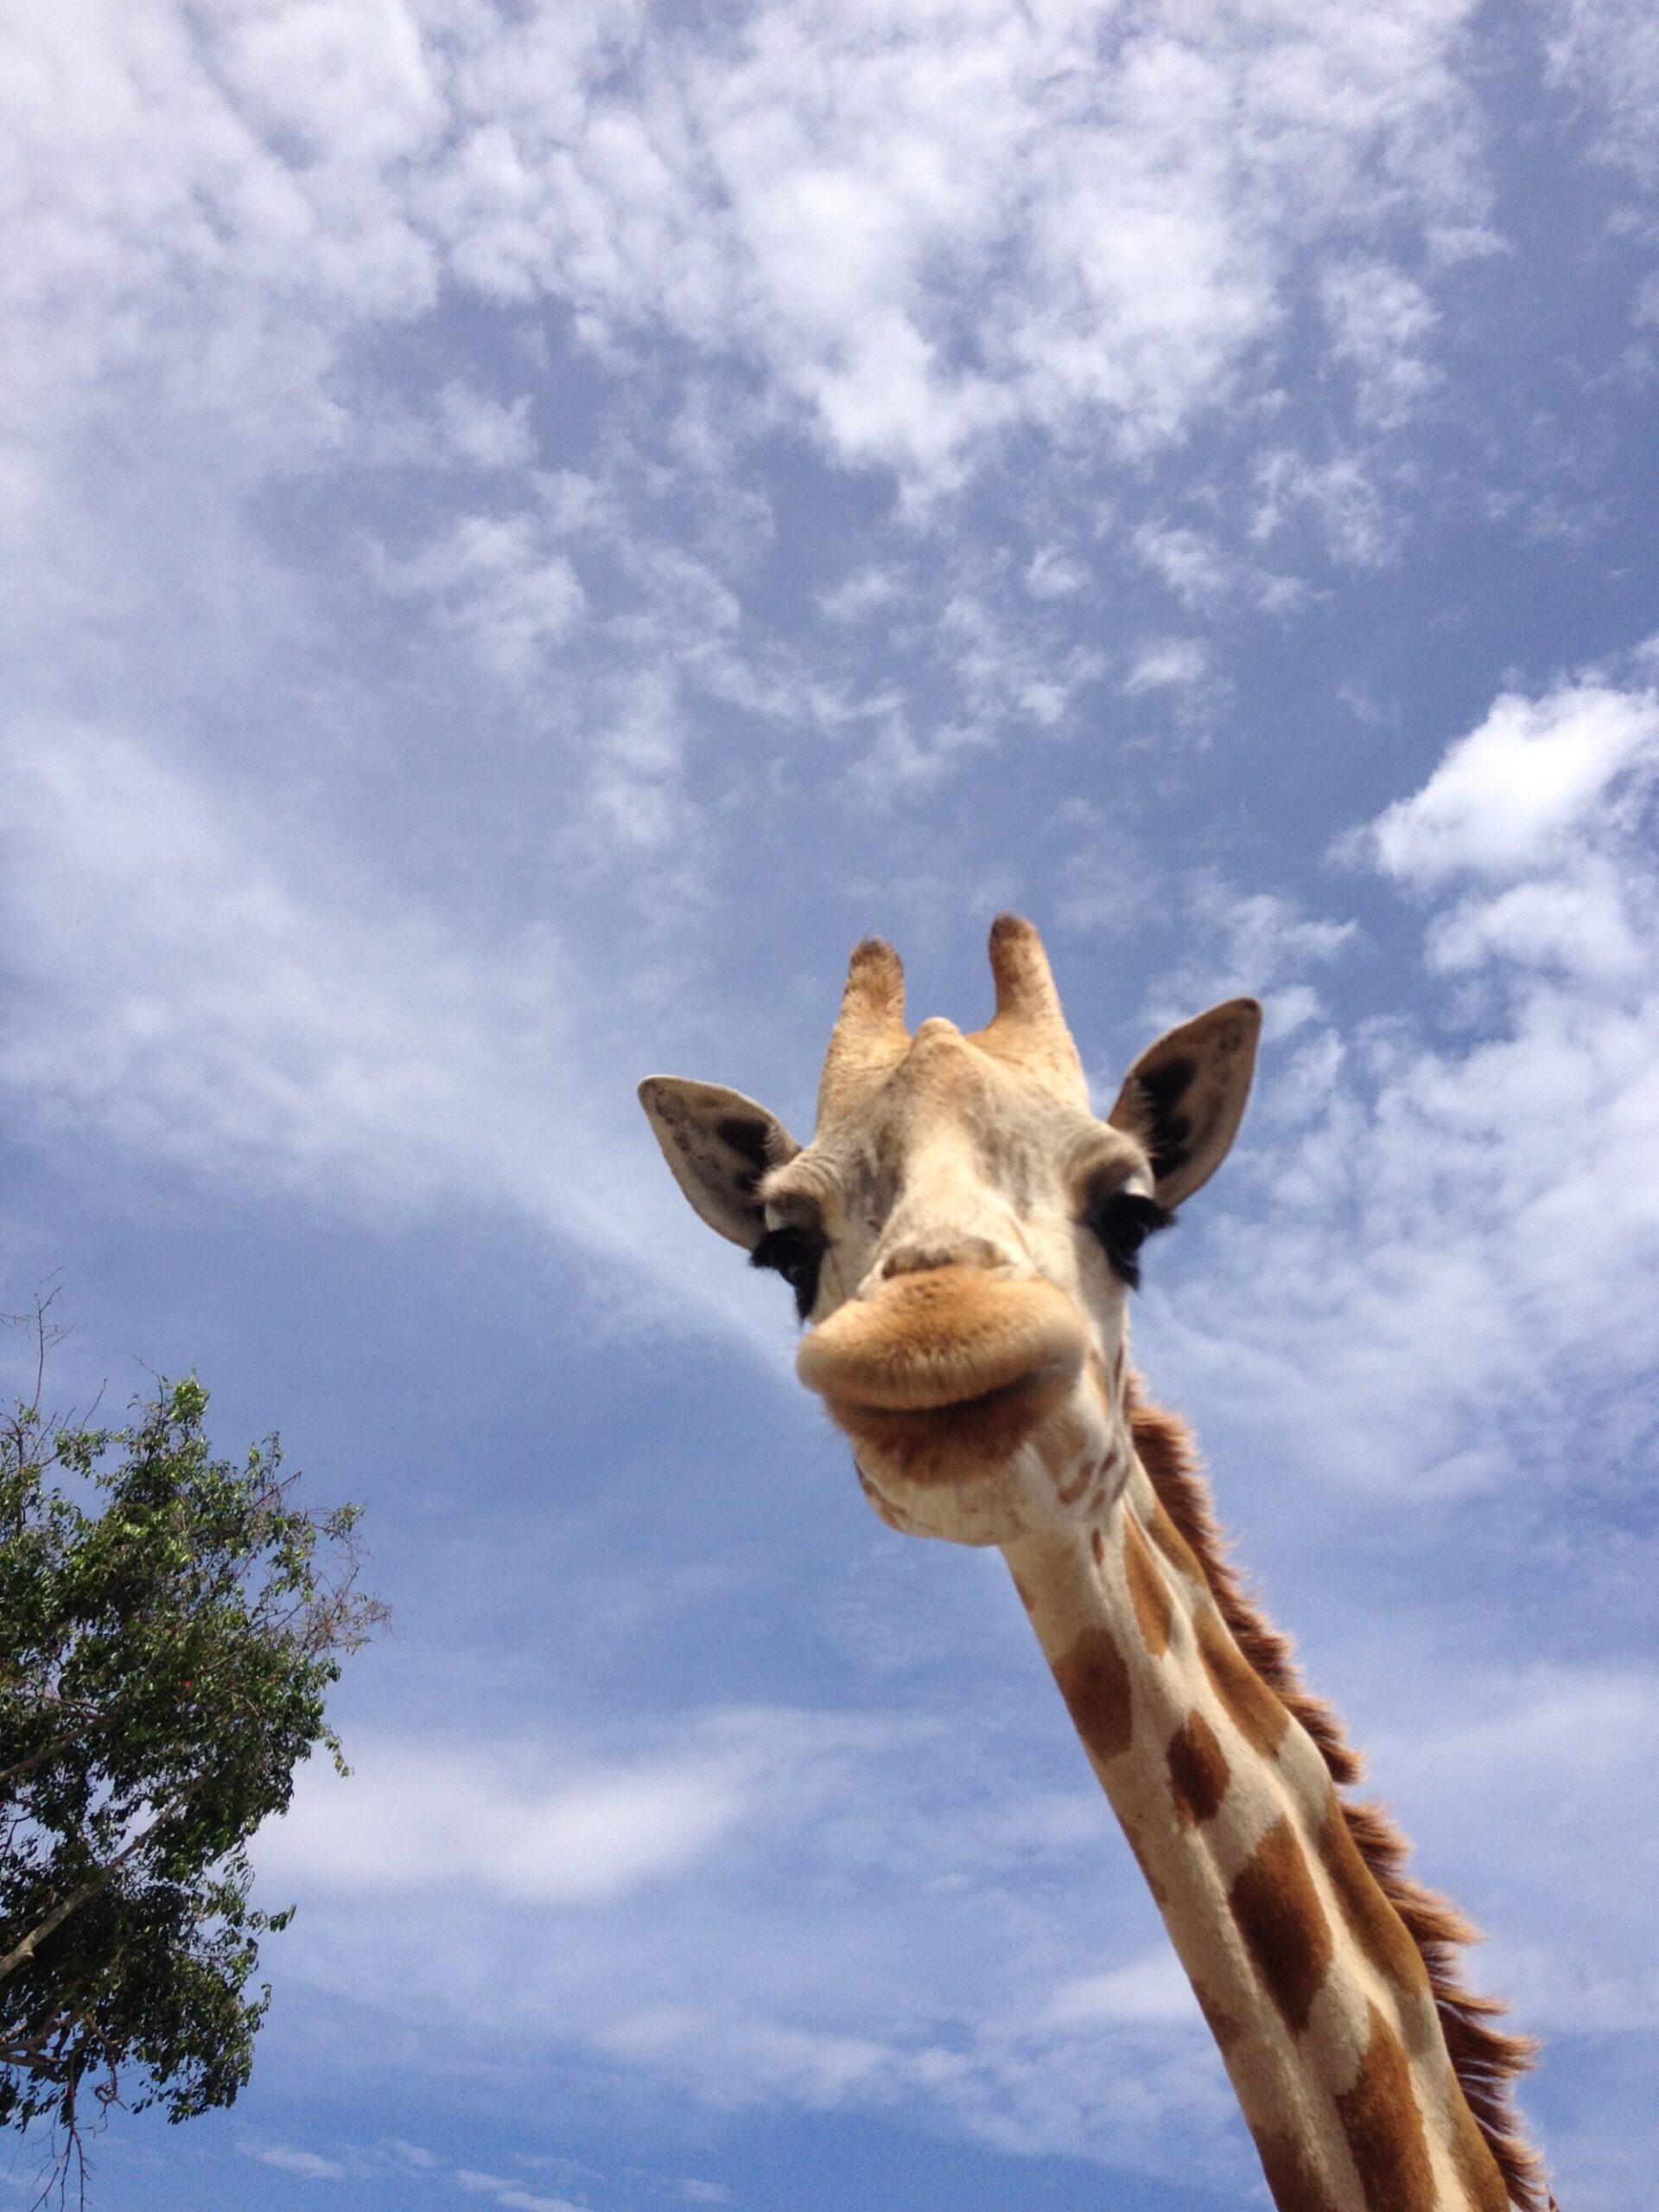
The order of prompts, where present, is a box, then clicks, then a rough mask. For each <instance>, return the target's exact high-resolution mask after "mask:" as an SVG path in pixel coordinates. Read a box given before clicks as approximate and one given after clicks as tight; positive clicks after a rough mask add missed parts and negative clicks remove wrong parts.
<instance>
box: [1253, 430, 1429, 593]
mask: <svg viewBox="0 0 1659 2212" xmlns="http://www.w3.org/2000/svg"><path fill="white" fill-rule="evenodd" d="M1256 483H1257V487H1258V493H1259V498H1258V503H1257V506H1256V512H1255V519H1254V521H1253V522H1252V524H1251V525H1250V535H1251V537H1254V538H1255V539H1256V540H1257V541H1258V542H1263V543H1264V542H1265V541H1266V540H1267V539H1268V538H1270V537H1276V536H1277V535H1278V533H1279V532H1280V531H1281V530H1283V529H1284V528H1286V526H1287V524H1288V523H1289V522H1290V520H1291V518H1292V517H1293V516H1294V515H1295V514H1297V513H1299V512H1306V514H1308V515H1310V516H1311V517H1312V518H1313V522H1314V524H1315V526H1316V527H1317V528H1318V530H1319V534H1320V536H1321V537H1323V538H1324V540H1325V548H1326V550H1327V551H1328V552H1329V554H1330V556H1331V557H1332V560H1333V561H1337V562H1338V563H1342V564H1343V565H1344V566H1345V567H1349V568H1355V569H1374V568H1378V567H1380V566H1381V565H1382V564H1383V563H1385V562H1386V561H1388V560H1389V558H1390V557H1391V556H1392V555H1393V553H1394V551H1395V546H1396V544H1397V543H1398V539H1399V531H1400V521H1399V518H1398V516H1397V515H1395V514H1394V513H1392V512H1390V511H1389V509H1388V508H1387V506H1386V505H1385V504H1384V501H1383V494H1382V492H1381V490H1380V489H1379V487H1378V485H1377V482H1376V474H1375V471H1374V469H1373V467H1372V466H1371V465H1370V461H1369V459H1368V457H1367V456H1366V455H1365V454H1363V453H1360V452H1357V451H1352V452H1338V453H1335V454H1332V455H1331V457H1330V458H1329V459H1328V460H1325V461H1315V460H1313V459H1311V458H1310V457H1309V456H1308V455H1307V454H1304V453H1298V452H1295V451H1294V450H1293V449H1292V448H1288V447H1278V448H1274V450H1272V451H1270V452H1268V453H1266V454H1263V455H1262V459H1261V460H1260V461H1258V463H1257V464H1256Z"/></svg>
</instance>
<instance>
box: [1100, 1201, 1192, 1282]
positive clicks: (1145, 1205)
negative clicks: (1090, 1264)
mask: <svg viewBox="0 0 1659 2212" xmlns="http://www.w3.org/2000/svg"><path fill="white" fill-rule="evenodd" d="M1174 1220H1175V1217H1174V1215H1173V1213H1172V1212H1171V1211H1170V1210H1169V1208H1168V1207H1167V1206H1160V1205H1159V1203H1158V1201H1157V1199H1156V1198H1149V1197H1148V1196H1147V1194H1146V1192H1142V1191H1105V1192H1102V1193H1101V1194H1100V1196H1099V1197H1098V1198H1091V1199H1090V1202H1089V1204H1088V1205H1087V1206H1086V1207H1085V1208H1084V1214H1083V1225H1084V1228H1085V1229H1087V1230H1090V1231H1091V1232H1092V1233H1093V1235H1094V1236H1096V1237H1097V1238H1098V1239H1099V1241H1100V1244H1101V1248H1102V1249H1103V1251H1104V1253H1105V1255H1106V1257H1107V1260H1108V1262H1109V1264H1110V1266H1111V1269H1112V1272H1113V1274H1116V1276H1117V1277H1118V1278H1119V1280H1120V1281H1123V1282H1126V1283H1127V1284H1128V1287H1129V1288H1130V1289H1131V1290H1139V1289H1140V1287H1141V1246H1142V1245H1143V1244H1144V1243H1146V1241H1147V1237H1148V1236H1155V1235H1156V1234H1157V1232H1158V1231H1159V1230H1160V1229H1169V1228H1171V1227H1173V1224H1174Z"/></svg>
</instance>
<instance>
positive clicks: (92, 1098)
mask: <svg viewBox="0 0 1659 2212" xmlns="http://www.w3.org/2000/svg"><path fill="white" fill-rule="evenodd" d="M4 759H5V761H6V773H5V776H4V779H3V785H0V836H3V838H4V840H5V844H6V849H7V853H8V859H7V865H6V868H5V871H4V874H3V880H0V911H3V912H4V915H5V918H6V924H7V929H6V948H5V962H6V966H7V968H8V969H9V971H10V976H11V980H12V983H13V987H14V988H13V1001H12V1005H11V1008H10V1017H9V1020H8V1024H7V1027H6V1029H5V1031H4V1033H3V1038H0V1086H3V1087H4V1088H5V1089H7V1090H10V1092H11V1093H12V1094H13V1095H14V1096H22V1097H26V1098H27V1099H28V1100H29V1102H30V1106H31V1112H32V1116H33V1121H34V1126H35V1128H36V1131H37V1133H39V1134H41V1135H45V1136H48V1137H49V1136H50V1135H51V1133H52V1132H53V1130H54V1129H71V1130H73V1129H74V1128H82V1127H85V1126H86V1125H87V1124H93V1125H97V1126H99V1127H101V1128H104V1129H105V1130H106V1131H107V1132H108V1133H109V1134H110V1135H112V1136H113V1137H114V1138H115V1139H116V1140H117V1141H118V1143H120V1144H122V1145H124V1146H125V1147H131V1148H132V1149H133V1150H135V1151H136V1152H137V1154H140V1155H143V1154H152V1155H159V1156H161V1157H163V1158H170V1159H174V1160H181V1161H183V1162H184V1163H186V1164H187V1165H188V1166H189V1167H190V1168H191V1169H192V1170H193V1171H194V1172H195V1173H202V1174H206V1175H210V1176H211V1175H232V1176H237V1177H241V1178H245V1179H251V1180H252V1181H254V1182H255V1183H256V1184H257V1185H260V1186H262V1187H264V1188H267V1189H269V1188H272V1187H276V1188H288V1189H292V1190H298V1191H301V1192H304V1193H305V1194H306V1195H307V1196H308V1198H311V1199H312V1200H313V1201H314V1202H315V1203H318V1204H321V1205H338V1204H340V1203H341V1202H342V1201H344V1202H346V1203H348V1204H352V1205H359V1206H361V1207H363V1208H365V1209H367V1210H368V1211H371V1212H375V1213H379V1214H382V1215H385V1214H388V1213H391V1214H395V1213H396V1212H397V1211H399V1210H401V1209H404V1208H407V1207H409V1206H411V1205H430V1204H433V1203H435V1202H437V1201H439V1200H448V1201H454V1200H457V1199H459V1200H461V1202H463V1203H467V1204H477V1203H480V1202H481V1203H483V1204H485V1205H489V1206H492V1207H495V1208H499V1209H503V1210H505V1211H508V1212H510V1213H512V1214H516V1215H517V1216H518V1217H520V1218H521V1219H524V1220H525V1221H527V1222H529V1223H531V1224H535V1225H538V1226H540V1227H543V1228H544V1229H547V1230H552V1231H556V1233H557V1234H558V1236H560V1237H561V1239H563V1240H564V1242H565V1250H566V1253H567V1254H568V1253H569V1250H570V1249H574V1250H575V1252H576V1253H582V1252H584V1251H585V1252H586V1253H588V1254H589V1255H594V1256H596V1257H599V1258H601V1259H603V1260H605V1261H607V1262H611V1263H612V1264H613V1265H614V1263H615V1262H619V1261H620V1262H621V1263H622V1266H623V1268H624V1271H625V1274H626V1279H627V1281H629V1284H630V1289H629V1293H628V1297H629V1304H630V1307H631V1309H632V1313H633V1314H634V1318H635V1319H636V1320H637V1321H639V1323H640V1324H641V1325H654V1323H653V1322H652V1319H650V1317H651V1316H652V1315H654V1316H655V1319H656V1321H657V1322H660V1320H661V1319H662V1318H663V1315H664V1313H665V1312H671V1313H678V1314H680V1315H681V1316H682V1318H683V1319H689V1318H690V1317H691V1316H693V1315H694V1314H702V1317H703V1318H704V1319H705V1320H707V1321H709V1322H712V1323H713V1324H714V1325H717V1326H721V1327H724V1328H728V1329H731V1330H733V1331H734V1332H735V1334H736V1336H737V1338H738V1339H739V1341H741V1342H747V1343H748V1344H750V1345H751V1346H753V1347H759V1346H760V1344H766V1345H767V1346H768V1347H769V1350H770V1353H771V1354H772V1355H774V1356H777V1357H781V1347H780V1346H779V1345H778V1344H777V1343H776V1341H775V1332H769V1331H766V1329H765V1328H764V1325H762V1324H761V1323H760V1319H759V1314H760V1307H759V1306H747V1296H748V1294H749V1292H750V1286H748V1285H747V1283H746V1282H745V1281H743V1280H742V1278H741V1272H734V1271H725V1272H721V1271H718V1270H709V1269H708V1268H696V1267H694V1266H690V1265H688V1263H687V1258H686V1255H687V1254H688V1253H689V1252H690V1251H692V1250H694V1249H695V1241H694V1240H693V1238H692V1236H691V1234H690V1228H689V1227H688V1225H687V1224H684V1223H683V1222H682V1221H681V1220H680V1218H679V1215H680V1211H681V1209H680V1208H679V1207H678V1205H677V1203H676V1198H675V1194H674V1193H673V1192H672V1191H671V1187H669V1186H667V1185H666V1179H665V1178H663V1177H660V1176H658V1175H657V1174H655V1173H650V1174H648V1175H646V1176H644V1177H642V1176H641V1175H640V1173H639V1166H640V1163H641V1161H642V1160H645V1159H646V1158H647V1157H649V1140H648V1138H642V1135H641V1132H640V1131H639V1130H636V1129H635V1128H634V1126H633V1116H632V1113H630V1112H628V1111H627V1108H628V1106H629V1104H630V1103H631V1101H630V1099H629V1090H630V1088H631V1084H630V1083H629V1082H628V1081H626V1080H625V1077H624V1071H626V1070H628V1069H631V1068H632V1063H633V1059H634V1058H635V1056H636V1055H637V1052H638V1045H637V1040H635V1039H633V1038H632V1037H631V1036H630V1035H629V1034H628V1028H629V1024H628V1020H627V1015H626V1010H625V1007H624V1003H623V1001H621V1000H620V999H619V998H613V999H612V1000H611V1002H610V1003H608V1004H607V992H606V990H605V988H604V987H603V986H602V985H601V986H597V987H596V986H594V984H591V983H588V982H582V981H580V980H579V979H578V978H577V976H575V973H574V971H573V969H572V967H571V964H570V963H569V958H568V957H567V955H566V954H565V952H564V950H563V947H562V945H561V944H559V942H558V941H557V940H556V938H554V937H553V936H552V935H551V934H550V932H549V931H546V930H544V929H538V928H531V929H529V930H526V931H522V932H519V933H518V934H517V935H515V936H513V937H512V938H508V939H506V940H502V939H500V938H493V939H489V940H486V939H484V938H481V937H480V936H479V935H478V934H477V933H476V932H469V931H466V930H465V929H463V928H461V927H460V926H459V925H457V924H456V923H455V922H454V920H452V919H450V918H448V917H441V916H439V915H437V914H435V913H434V912H429V911H427V910H425V909H423V908H422V907H419V906H415V905H412V904H410V903H409V902H408V901H405V900H402V899H398V898H397V896H395V895H392V894H389V893H386V892H385V891H384V890H383V889H381V888H380V887H378V886H376V885H374V884H373V883H372V881H371V882H370V883H368V884H366V885H365V883H364V882H363V881H362V880H359V878H358V877H357V876H356V875H355V874H353V871H352V870H351V869H350V868H348V867H347V866H346V863H345V862H344V861H343V860H342V859H341V857H340V855H338V854H337V853H331V852H329V851H328V850H327V848H326V846H325V844H324V842H323V841H322V840H321V838H319V837H317V836H315V834H314V835H313V836H311V837H310V838H309V840H306V839H304V838H302V837H301V836H299V835H298V833H297V831H296V830H293V829H290V831H289V838H290V850H289V854H288V855H287V857H286V859H284V857H283V855H282V850H281V842H280V840H279V837H278V836H277V833H276V831H275V830H274V829H273V825H272V824H271V823H270V822H269V821H260V820H259V819H258V818H257V813H256V811H255V810H252V809H251V807H250V806H249V805H248V804H246V803H243V804H237V803H235V802H232V801H227V800H226V799H225V798H222V797H221V796H220V795H219V794H218V793H216V792H215V791H213V787H212V786H211V785H207V784H204V783H202V782H200V781H198V780H196V779H192V778H190V777H188V776H186V775H184V774H182V773H181V772H179V771H178V770H176V769H175V768H172V767H169V766H163V765H162V763H161V762H160V761H158V760H156V759H154V758H152V757H150V756H149V754H148V753H146V752H145V751H143V749H142V748H141V747H139V746H138V745H137V744H136V743H135V742H133V741H130V739H128V738H126V737H124V736H118V735H115V734H110V733H107V732H95V731H92V730H88V729H84V728H69V727H66V726H63V725H61V724H59V725H51V726H47V725H40V726H35V727H33V728H29V729H27V730H25V731H20V732H19V733H17V734H16V737H15V739H14V740H13V741H11V742H10V744H9V745H8V746H7V747H5V748H4ZM301 853H302V854H303V855H304V858H303V862H302V861H301V859H300V858H299V857H298V855H299V854H301ZM66 886H73V896H66V893H65V887H66ZM612 1053H615V1054H617V1055H618V1058H619V1066H618V1070H617V1072H616V1073H615V1075H614V1076H611V1075H608V1074H606V1073H604V1072H603V1069H604V1068H605V1067H606V1066H607V1065H608V1058H609V1055H611V1054H612ZM688 1283H690V1286H691V1289H690V1297H691V1300H692V1303H691V1304H690V1306H688V1305H687V1302H686V1300H687V1296H688ZM653 1284H654V1285H655V1286H656V1292H655V1294H652V1289H651V1287H652V1285H653ZM642 1294H643V1296H642ZM618 1310H619V1311H620V1309H618ZM746 1311H747V1313H749V1315H750V1316H751V1318H750V1319H745V1318H744V1317H745V1313H746Z"/></svg>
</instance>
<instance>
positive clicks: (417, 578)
mask: <svg viewBox="0 0 1659 2212" xmlns="http://www.w3.org/2000/svg"><path fill="white" fill-rule="evenodd" d="M377 568H378V575H379V581H380V582H381V584H382V586H383V588H385V590H387V591H388V592H390V593H391V594H393V595H394V596H397V597H405V598H427V599H429V600H430V601H432V603H433V605H434V607H435V610H436V613H437V616H438V619H439V620H440V621H441V622H443V623H444V624H445V625H447V626H448V627H450V628H452V629H454V630H456V631H458V632H460V633H461V635H462V636H463V637H464V638H465V639H467V642H468V644H469V645H471V646H472V648H473V650H474V652H475V653H476V655H477V657H478V658H479V659H480V661H481V662H482V663H483V664H484V666H485V667H486V668H487V669H488V670H490V671H491V672H492V673H493V674H494V675H496V676H499V677H501V678H503V679H504V681H505V682H507V683H513V684H521V685H522V684H528V683H531V682H532V681H533V680H534V679H535V678H536V677H538V676H540V675H542V674H543V672H544V667H545V657H546V655H547V652H548V651H549V648H550V647H551V646H554V645H559V644H561V643H562V642H563V640H564V639H566V638H568V637H569V635H570V633H571V632H572V630H573V629H574V628H575V626H576V624H577V623H578V622H579V621H580V620H581V619H582V614H583V613H584V611H585V609H586V606H587V601H586V597H585V594H583V591H582V585H581V583H580V582H579V581H578V579H577V576H576V573H575V569H573V568H572V567H571V565H570V563H569V559H568V558H567V556H565V555H564V554H563V552H561V551H559V550H557V549H556V547H555V546H553V545H552V544H550V543H549V542H548V539H547V535H546V531H545V526H544V524H543V523H542V521H541V519H540V518H538V517H537V516H535V515H533V514H530V513H522V512H521V513H518V514H512V515H488V514H471V515H462V516H461V518H459V519H458V520H456V521H455V522H454V523H452V524H450V525H449V526H448V529H447V530H446V531H444V533H443V535H442V537H439V538H437V539H435V541H434V542H433V543H430V544H429V545H427V546H425V547H423V549H422V550H421V551H420V552H418V553H416V555H414V556H412V557H411V558H410V559H409V560H405V561H398V560H395V559H393V558H391V556H388V555H386V554H385V552H384V551H380V552H379V553H378V561H377Z"/></svg>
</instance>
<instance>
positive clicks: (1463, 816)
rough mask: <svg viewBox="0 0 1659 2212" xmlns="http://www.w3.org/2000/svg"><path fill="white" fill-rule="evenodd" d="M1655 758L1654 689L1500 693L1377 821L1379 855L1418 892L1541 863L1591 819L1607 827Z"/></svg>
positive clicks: (1657, 700)
mask: <svg viewBox="0 0 1659 2212" xmlns="http://www.w3.org/2000/svg"><path fill="white" fill-rule="evenodd" d="M1656 758H1659V694H1656V693H1655V692H1652V691H1647V690H1641V691H1624V690H1616V689H1613V688H1611V687H1610V686H1608V685H1605V684H1600V683H1583V684H1573V685H1569V686H1567V687H1565V688H1563V689H1561V690H1557V691H1552V692H1548V693H1547V694H1546V695H1545V696H1544V697H1542V698H1541V699H1527V698H1522V696H1520V695H1519V694H1517V693H1515V692H1505V693H1504V695H1503V696H1502V697H1501V698H1499V699H1497V701H1495V702H1494V703H1493V705H1492V709H1491V712H1490V713H1489V714H1488V715H1487V716H1486V719H1485V721H1483V722H1482V723H1481V724H1480V726H1479V728H1477V729H1473V730H1471V732H1470V733H1469V734H1468V736H1467V737H1465V738H1462V739H1460V740H1459V742H1458V743H1457V744H1456V745H1454V746H1452V747H1451V749H1450V750H1449V751H1448V752H1447V753H1446V758H1445V760H1442V762H1441V763H1440V766H1439V767H1438V768H1437V769H1436V770H1435V771H1434V773H1433V776H1431V777H1430V779H1429V780H1428V782H1427V784H1426V785H1424V786H1423V788H1422V790H1421V791H1419V792H1417V793H1416V794H1415V796H1414V797H1413V798H1407V799H1399V800H1396V801H1395V804H1394V805H1392V806H1391V807H1389V809H1388V810H1386V812H1384V813H1383V815H1382V816H1381V817H1379V818H1378V820H1377V822H1376V823H1375V825H1374V826H1373V829H1372V831H1371V836H1372V837H1373V839H1374V849H1375V852H1376V857H1377V859H1378V861H1380V862H1381V864H1382V866H1383V868H1384V869H1385V870H1386V871H1387V872H1388V873H1389V874H1390V875H1394V876H1397V877H1399V878H1401V879H1402V880H1403V881H1405V882H1408V883H1410V884H1414V885H1417V886H1433V885H1435V884H1438V883H1440V882H1443V881H1444V880H1446V878H1447V877H1448V876H1451V875H1453V874H1461V873H1468V874H1477V875H1487V876H1492V877H1497V878H1502V877H1503V876H1509V875H1518V874H1522V873H1523V872H1524V871H1526V870H1527V869H1529V868H1535V867H1541V866H1548V864H1549V863H1550V862H1551V861H1556V860H1559V859H1560V857H1561V856H1562V854H1563V850H1564V849H1565V848H1566V846H1567V844H1568V842H1569V841H1570V840H1571V839H1572V837H1573V833H1574V832H1575V831H1577V830H1579V829H1581V828H1582V827H1583V826H1584V824H1585V823H1586V820H1588V819H1589V818H1590V817H1592V815H1593V816H1596V817H1598V819H1599V824H1600V826H1602V827H1604V828H1605V817H1606V815H1607V812H1608V806H1609V798H1610V793H1611V791H1612V790H1613V787H1614V786H1615V785H1616V784H1617V782H1618V779H1619V778H1620V777H1621V776H1622V775H1624V773H1625V772H1627V771H1629V770H1630V769H1632V768H1635V767H1637V766H1643V767H1645V768H1649V769H1651V767H1652V766H1653V764H1654V762H1655V760H1656Z"/></svg>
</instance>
